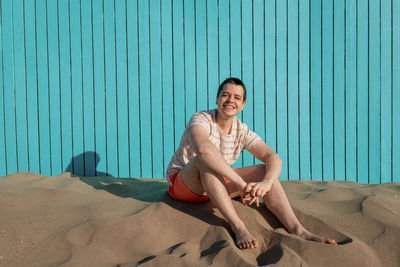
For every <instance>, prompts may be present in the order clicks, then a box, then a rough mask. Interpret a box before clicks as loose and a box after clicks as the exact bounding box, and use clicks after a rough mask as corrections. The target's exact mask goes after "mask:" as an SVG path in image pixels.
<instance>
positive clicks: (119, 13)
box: [115, 0, 162, 177]
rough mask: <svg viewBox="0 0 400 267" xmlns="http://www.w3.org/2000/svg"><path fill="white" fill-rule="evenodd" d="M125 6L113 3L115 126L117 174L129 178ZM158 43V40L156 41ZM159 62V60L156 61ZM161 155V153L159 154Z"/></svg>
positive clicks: (119, 1) (118, 2)
mask: <svg viewBox="0 0 400 267" xmlns="http://www.w3.org/2000/svg"><path fill="white" fill-rule="evenodd" d="M125 10H126V6H125V1H122V0H118V1H116V2H115V20H116V22H115V31H116V32H115V35H116V44H115V47H116V67H117V69H116V73H117V125H118V144H117V145H118V174H119V177H129V145H128V144H129V139H128V123H129V120H128V89H127V79H128V78H127V75H128V74H127V59H126V57H127V55H126V16H125V15H126V13H125ZM157 41H158V40H157ZM158 60H159V59H158ZM160 155H162V153H161V154H160Z"/></svg>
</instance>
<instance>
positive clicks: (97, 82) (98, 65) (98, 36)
mask: <svg viewBox="0 0 400 267" xmlns="http://www.w3.org/2000/svg"><path fill="white" fill-rule="evenodd" d="M92 5H93V72H94V78H93V86H94V115H95V116H94V128H95V133H94V134H95V153H96V154H95V156H96V175H101V174H102V173H107V172H108V170H107V135H106V103H105V99H106V97H105V66H104V63H105V58H104V17H103V11H104V6H103V1H102V0H92ZM135 26H136V24H135Z"/></svg>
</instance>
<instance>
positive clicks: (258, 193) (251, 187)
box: [246, 181, 272, 197]
mask: <svg viewBox="0 0 400 267" xmlns="http://www.w3.org/2000/svg"><path fill="white" fill-rule="evenodd" d="M271 186H272V182H271V181H262V182H258V183H248V184H247V186H246V191H247V192H249V194H250V196H252V197H264V196H265V194H266V193H267V192H268V191H269V190H271Z"/></svg>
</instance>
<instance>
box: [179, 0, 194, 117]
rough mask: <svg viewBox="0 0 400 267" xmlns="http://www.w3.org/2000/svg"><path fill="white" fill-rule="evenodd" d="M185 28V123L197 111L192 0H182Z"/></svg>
mask: <svg viewBox="0 0 400 267" xmlns="http://www.w3.org/2000/svg"><path fill="white" fill-rule="evenodd" d="M183 6H184V15H183V16H184V29H185V33H184V36H185V52H184V53H185V54H184V57H185V103H184V105H185V124H187V122H188V121H189V119H190V117H191V116H192V115H193V114H194V113H196V111H197V101H196V96H197V95H196V90H197V88H196V37H195V34H196V27H195V12H194V0H189V1H187V0H186V1H184V4H183ZM182 104H183V103H182Z"/></svg>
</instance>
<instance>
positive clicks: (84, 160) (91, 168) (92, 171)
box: [65, 151, 112, 177]
mask: <svg viewBox="0 0 400 267" xmlns="http://www.w3.org/2000/svg"><path fill="white" fill-rule="evenodd" d="M99 162H100V156H99V154H97V153H96V152H93V151H87V152H84V153H82V154H79V155H78V156H75V157H73V158H72V159H71V162H70V163H69V164H68V166H67V168H66V169H65V171H66V172H70V173H72V174H73V175H75V176H89V177H90V176H111V175H110V174H109V173H106V172H102V171H98V170H97V165H99ZM111 177H112V176H111Z"/></svg>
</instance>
